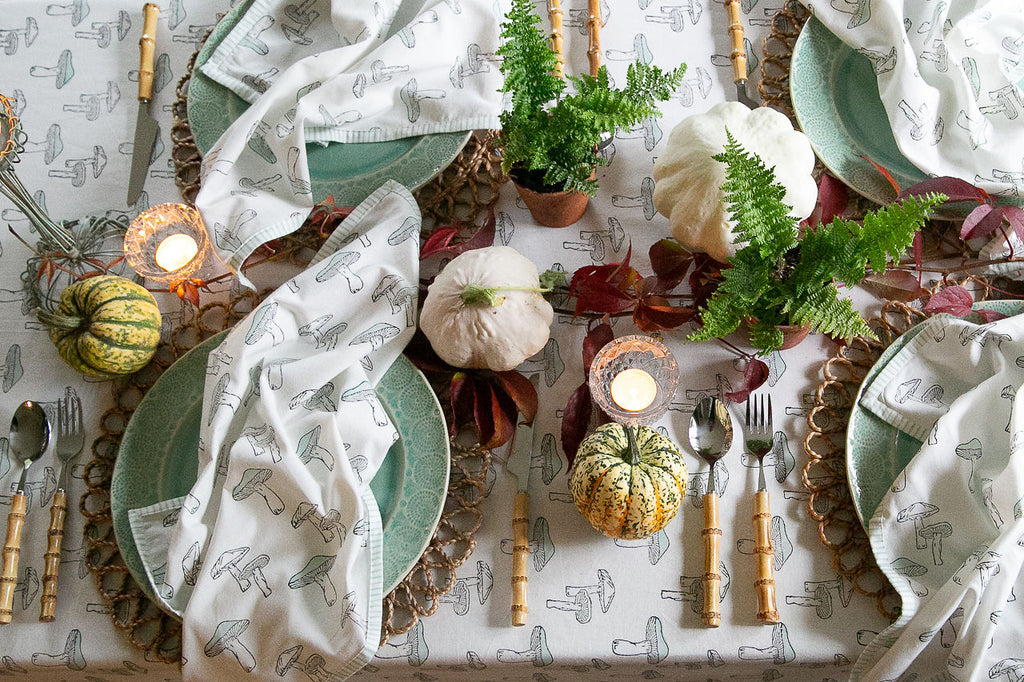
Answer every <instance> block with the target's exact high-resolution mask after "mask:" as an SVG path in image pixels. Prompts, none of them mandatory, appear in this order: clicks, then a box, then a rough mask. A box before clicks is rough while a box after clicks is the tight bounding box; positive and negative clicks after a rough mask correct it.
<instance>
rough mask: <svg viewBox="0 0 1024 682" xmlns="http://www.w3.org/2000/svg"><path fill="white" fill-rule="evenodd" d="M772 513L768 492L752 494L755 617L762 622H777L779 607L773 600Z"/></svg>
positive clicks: (761, 491) (760, 491) (762, 491)
mask: <svg viewBox="0 0 1024 682" xmlns="http://www.w3.org/2000/svg"><path fill="white" fill-rule="evenodd" d="M771 520H772V513H771V510H770V509H769V505H768V492H767V491H764V490H759V491H758V492H757V494H755V495H754V542H755V546H754V556H756V557H757V579H756V580H755V581H754V586H755V587H756V589H757V619H758V620H760V621H761V622H763V623H778V622H779V609H778V606H777V605H776V602H775V570H774V568H772V560H773V559H774V556H775V552H774V549H773V548H772V539H771V534H770V528H769V526H770V524H771Z"/></svg>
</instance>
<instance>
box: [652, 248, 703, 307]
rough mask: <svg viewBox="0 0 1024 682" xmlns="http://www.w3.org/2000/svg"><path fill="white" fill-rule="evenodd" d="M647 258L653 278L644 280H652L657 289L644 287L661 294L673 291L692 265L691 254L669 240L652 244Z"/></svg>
mask: <svg viewBox="0 0 1024 682" xmlns="http://www.w3.org/2000/svg"><path fill="white" fill-rule="evenodd" d="M648 256H649V257H650V259H651V269H652V270H654V277H653V278H650V277H648V278H645V279H653V280H654V281H655V282H654V283H656V285H657V288H656V289H655V288H654V287H653V286H650V285H645V286H646V287H648V290H649V291H655V290H656V291H657V292H658V293H662V294H663V293H666V292H669V291H672V290H673V289H675V288H676V286H678V285H679V283H680V282H682V281H683V279H685V278H686V273H687V272H688V271H689V270H690V266H691V265H693V254H692V253H690V252H689V251H687V250H686V249H684V248H683V247H682V246H681V245H680V244H678V243H677V242H674V241H672V240H671V239H661V240H659V241H657V242H655V243H654V244H652V245H651V248H650V250H649V251H648Z"/></svg>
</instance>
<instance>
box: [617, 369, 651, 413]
mask: <svg viewBox="0 0 1024 682" xmlns="http://www.w3.org/2000/svg"><path fill="white" fill-rule="evenodd" d="M609 391H610V392H611V395H612V400H613V401H615V404H616V405H618V406H619V407H621V408H622V409H624V410H628V411H630V412H640V411H641V410H644V409H646V408H647V407H649V406H650V405H651V403H653V402H654V399H655V398H656V397H657V396H658V384H657V382H655V381H654V377H652V376H651V375H650V374H649V373H647V372H645V371H643V370H642V369H635V368H631V369H624V370H622V371H621V372H619V373H618V374H616V375H615V378H614V379H612V383H611V386H610V388H609Z"/></svg>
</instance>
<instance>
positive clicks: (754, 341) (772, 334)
mask: <svg viewBox="0 0 1024 682" xmlns="http://www.w3.org/2000/svg"><path fill="white" fill-rule="evenodd" d="M783 340H784V337H783V334H782V330H781V329H779V328H778V326H776V325H774V324H769V323H767V322H763V321H761V320H758V321H757V323H755V324H754V325H752V326H751V327H750V345H751V346H753V347H754V348H757V349H758V350H759V351H761V353H762V354H764V355H767V354H768V353H771V352H772V351H775V350H779V349H780V348H782V342H783Z"/></svg>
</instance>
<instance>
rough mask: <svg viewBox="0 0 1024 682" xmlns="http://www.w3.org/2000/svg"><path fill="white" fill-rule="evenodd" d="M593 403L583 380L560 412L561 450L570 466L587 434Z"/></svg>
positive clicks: (588, 387) (588, 386) (588, 385)
mask: <svg viewBox="0 0 1024 682" xmlns="http://www.w3.org/2000/svg"><path fill="white" fill-rule="evenodd" d="M593 410H594V405H593V401H592V400H591V398H590V384H588V383H587V382H586V381H584V382H583V383H582V384H580V385H579V386H577V387H576V390H575V391H573V392H572V395H570V396H569V400H568V402H566V404H565V410H564V411H563V412H562V432H561V436H562V451H563V452H565V458H566V460H568V462H569V466H570V467H572V463H573V461H575V459H576V451H577V450H579V448H580V443H582V442H583V439H584V438H585V437H586V435H587V428H588V427H589V426H590V418H591V416H592V414H593Z"/></svg>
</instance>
